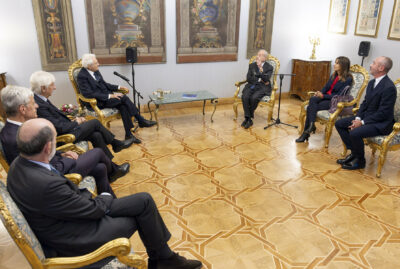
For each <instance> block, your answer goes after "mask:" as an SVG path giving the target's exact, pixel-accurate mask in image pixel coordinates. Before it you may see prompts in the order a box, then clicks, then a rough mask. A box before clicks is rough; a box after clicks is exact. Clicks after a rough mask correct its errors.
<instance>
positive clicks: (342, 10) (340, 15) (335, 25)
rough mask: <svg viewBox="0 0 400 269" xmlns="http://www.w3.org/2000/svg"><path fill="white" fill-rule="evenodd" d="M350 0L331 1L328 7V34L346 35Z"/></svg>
mask: <svg viewBox="0 0 400 269" xmlns="http://www.w3.org/2000/svg"><path fill="white" fill-rule="evenodd" d="M349 7H350V0H331V4H330V7H329V20H328V32H331V33H336V34H346V31H347V18H348V16H349Z"/></svg>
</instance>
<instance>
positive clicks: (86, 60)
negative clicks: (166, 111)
mask: <svg viewBox="0 0 400 269" xmlns="http://www.w3.org/2000/svg"><path fill="white" fill-rule="evenodd" d="M82 66H83V68H82V69H81V71H79V74H78V78H77V83H78V86H79V91H80V92H81V93H82V95H83V96H85V97H86V98H96V100H97V106H98V107H99V108H100V109H102V108H117V109H118V110H119V112H120V113H121V118H122V122H123V124H124V129H125V139H128V138H131V137H133V134H132V133H131V129H132V128H133V123H132V117H135V118H136V120H137V121H138V122H139V127H141V128H143V127H151V126H153V125H155V124H156V122H155V121H150V120H146V119H145V118H143V117H142V116H141V115H140V114H139V111H138V109H137V108H136V106H135V105H134V104H133V103H132V101H131V99H129V97H128V96H126V95H125V94H122V93H119V92H116V91H117V90H118V89H125V90H128V89H127V88H125V87H121V86H118V85H113V84H110V83H107V82H106V81H105V80H104V79H103V76H102V75H101V73H100V71H99V62H98V61H97V59H96V56H95V55H94V54H84V55H83V56H82Z"/></svg>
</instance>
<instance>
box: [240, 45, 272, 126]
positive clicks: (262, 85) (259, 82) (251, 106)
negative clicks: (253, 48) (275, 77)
mask: <svg viewBox="0 0 400 269" xmlns="http://www.w3.org/2000/svg"><path fill="white" fill-rule="evenodd" d="M267 59H268V52H267V51H266V50H259V51H258V53H257V59H256V61H255V62H254V63H251V64H250V65H249V70H248V72H247V84H246V85H245V86H244V89H243V94H242V104H243V111H244V117H245V119H244V121H243V122H242V127H244V128H245V129H248V128H250V126H252V125H253V120H252V118H254V111H255V110H256V108H257V106H258V103H259V102H260V100H261V99H262V98H263V97H264V96H266V95H271V82H270V78H271V75H272V72H273V70H274V69H273V67H272V65H270V64H269V63H267V62H266V60H267Z"/></svg>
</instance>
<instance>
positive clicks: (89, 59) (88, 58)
mask: <svg viewBox="0 0 400 269" xmlns="http://www.w3.org/2000/svg"><path fill="white" fill-rule="evenodd" d="M94 58H96V55H94V54H90V53H86V54H83V55H82V66H83V67H85V68H87V67H88V66H89V65H91V64H93V60H94Z"/></svg>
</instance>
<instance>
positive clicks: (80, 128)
mask: <svg viewBox="0 0 400 269" xmlns="http://www.w3.org/2000/svg"><path fill="white" fill-rule="evenodd" d="M30 82H31V87H32V91H33V92H34V93H35V102H36V103H37V104H38V105H39V108H38V110H37V114H38V116H39V117H40V118H45V119H48V120H49V121H50V122H51V123H53V125H54V127H55V128H56V130H57V133H58V134H59V135H62V134H73V135H75V138H76V142H79V141H82V140H89V141H90V142H91V143H92V144H93V147H95V148H101V149H102V150H103V151H104V153H105V154H106V155H107V156H108V157H109V158H110V159H112V158H113V157H114V156H113V155H112V154H111V152H110V150H109V149H108V147H107V145H109V144H111V146H112V149H113V151H114V152H119V151H121V150H123V149H125V148H128V147H129V146H131V145H132V144H133V143H134V142H135V143H140V141H136V140H135V139H134V138H130V139H127V140H125V141H120V140H117V139H115V136H114V134H113V133H111V132H110V131H109V130H108V129H107V128H105V127H104V126H103V125H102V124H101V123H100V122H99V121H98V120H97V119H93V120H89V121H86V120H85V118H83V117H76V118H75V119H74V120H70V119H69V118H68V117H67V116H65V115H64V113H62V112H61V111H60V110H59V109H58V108H57V107H56V106H54V105H53V104H52V103H51V102H50V100H49V97H50V96H51V95H52V93H53V91H54V90H55V89H56V86H55V84H54V83H55V77H54V76H53V74H50V73H48V72H45V71H37V72H34V73H33V74H32V75H31V78H30Z"/></svg>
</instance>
